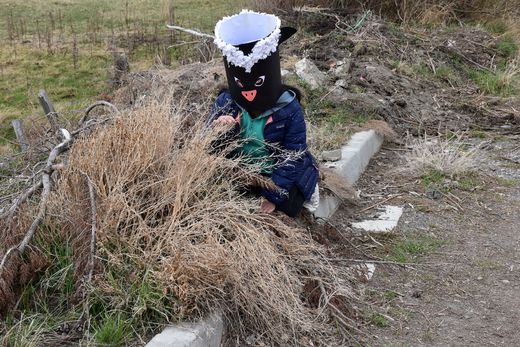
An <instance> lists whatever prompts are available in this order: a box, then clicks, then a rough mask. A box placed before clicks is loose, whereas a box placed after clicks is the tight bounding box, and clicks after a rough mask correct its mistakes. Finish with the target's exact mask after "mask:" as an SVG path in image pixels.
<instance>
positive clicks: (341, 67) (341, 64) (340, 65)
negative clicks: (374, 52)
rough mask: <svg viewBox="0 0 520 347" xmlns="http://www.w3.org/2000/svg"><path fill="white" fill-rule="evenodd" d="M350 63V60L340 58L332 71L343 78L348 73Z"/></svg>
mask: <svg viewBox="0 0 520 347" xmlns="http://www.w3.org/2000/svg"><path fill="white" fill-rule="evenodd" d="M351 65H352V64H351V62H350V60H340V61H338V62H337V63H336V66H335V67H334V68H333V69H332V73H333V74H334V75H335V76H336V77H338V78H345V77H346V76H348V74H349V73H350V69H351Z"/></svg>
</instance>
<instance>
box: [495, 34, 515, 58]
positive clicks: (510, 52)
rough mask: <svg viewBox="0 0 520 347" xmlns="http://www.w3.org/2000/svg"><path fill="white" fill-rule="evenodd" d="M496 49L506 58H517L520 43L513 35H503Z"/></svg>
mask: <svg viewBox="0 0 520 347" xmlns="http://www.w3.org/2000/svg"><path fill="white" fill-rule="evenodd" d="M496 49H497V50H498V51H499V52H500V54H502V55H503V56H504V57H506V58H515V57H516V56H517V55H518V45H517V43H516V40H515V38H514V37H513V36H512V35H503V36H502V37H501V38H500V40H499V41H498V43H497V46H496Z"/></svg>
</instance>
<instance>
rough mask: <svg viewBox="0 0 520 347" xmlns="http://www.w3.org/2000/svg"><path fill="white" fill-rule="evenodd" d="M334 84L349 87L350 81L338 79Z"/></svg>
mask: <svg viewBox="0 0 520 347" xmlns="http://www.w3.org/2000/svg"><path fill="white" fill-rule="evenodd" d="M334 86H336V87H340V88H347V87H348V83H347V81H345V80H337V81H336V83H334Z"/></svg>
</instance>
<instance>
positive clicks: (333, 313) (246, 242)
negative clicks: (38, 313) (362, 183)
mask: <svg viewBox="0 0 520 347" xmlns="http://www.w3.org/2000/svg"><path fill="white" fill-rule="evenodd" d="M202 118H204V116H203V115H195V114H186V113H184V112H180V111H178V110H177V108H176V107H175V106H173V105H172V103H171V102H157V101H152V102H150V103H149V104H148V105H147V106H145V107H142V108H139V109H134V110H130V111H125V112H122V113H120V114H117V115H115V116H114V117H113V118H111V120H110V121H109V122H107V123H105V124H103V125H99V126H97V127H96V128H95V129H94V130H90V131H88V132H85V133H82V134H79V135H78V137H77V138H76V139H75V140H74V143H73V144H72V146H71V148H70V150H69V152H68V153H67V156H66V160H64V163H65V167H64V168H62V169H61V170H60V172H59V175H58V176H57V179H56V183H55V185H54V189H53V190H52V191H51V192H50V195H49V198H48V206H47V213H46V217H45V219H44V221H43V225H45V226H46V227H49V226H53V228H54V229H57V230H60V233H61V234H62V238H63V239H64V240H71V241H72V244H73V246H74V258H75V278H76V286H77V291H78V293H79V294H78V297H79V298H80V299H82V300H85V297H88V295H89V294H88V293H89V292H90V291H92V290H95V291H96V293H97V294H96V295H101V296H103V297H104V298H105V299H104V300H105V301H106V302H108V304H109V306H110V305H111V306H110V307H113V308H117V307H118V305H119V307H120V306H121V305H122V302H123V303H124V297H125V293H121V291H120V289H118V288H115V287H114V283H116V282H125V281H126V282H128V283H131V282H132V279H134V278H139V277H142V276H143V274H146V276H147V279H148V280H149V281H152V282H153V286H154V287H155V288H160V289H161V290H160V291H161V292H162V293H164V295H165V297H166V298H168V299H169V300H170V302H169V304H170V307H171V312H170V315H169V316H168V317H164V320H165V321H164V322H166V321H172V320H176V319H184V318H188V319H190V318H197V317H199V316H202V315H204V314H206V313H208V312H210V311H214V310H221V311H223V312H224V314H225V316H226V318H227V320H228V322H229V323H230V327H231V334H235V336H239V337H240V336H242V337H244V336H249V334H251V333H254V332H257V333H259V334H263V335H262V338H263V339H264V340H265V341H269V342H270V343H273V344H288V343H289V344H299V343H302V340H301V339H306V338H308V337H309V336H312V338H313V339H330V338H337V336H336V335H337V331H338V330H337V327H338V325H339V326H342V327H343V328H347V327H348V326H351V325H353V324H354V323H352V321H351V319H350V318H349V315H348V312H349V309H350V307H351V304H350V303H351V300H353V296H354V295H353V291H352V280H353V275H352V270H349V269H348V268H346V267H344V266H342V267H339V266H337V265H332V264H331V263H330V262H328V261H327V257H329V256H330V255H328V254H327V251H326V250H325V249H324V248H323V247H322V246H321V245H319V244H317V243H316V242H315V241H313V239H312V237H311V235H310V233H309V232H308V231H307V230H306V229H304V228H301V227H298V226H297V224H296V223H286V222H284V221H283V220H282V219H281V218H279V217H277V216H273V215H265V214H260V213H258V212H257V209H258V201H256V200H255V199H252V198H249V197H247V196H244V194H243V193H242V190H241V187H244V185H247V184H248V183H249V182H250V180H251V178H252V177H255V169H254V168H247V169H244V168H243V167H242V166H241V165H240V164H239V162H238V160H232V159H228V158H227V157H226V153H225V152H222V153H212V151H211V148H212V142H213V140H214V139H215V137H216V136H218V131H215V130H212V129H209V128H207V127H205V126H204V125H203V121H202ZM265 184H269V183H268V182H266V183H265ZM37 211H38V208H37V204H36V203H34V202H33V203H26V204H23V205H21V206H20V208H19V209H18V211H17V213H16V218H15V219H14V220H10V221H6V220H4V221H3V222H4V223H6V224H4V228H2V229H1V230H0V237H1V238H2V239H3V240H7V241H8V242H6V243H5V244H4V245H2V246H1V248H0V255H2V256H3V255H4V253H5V251H6V249H7V248H8V247H9V246H12V245H13V244H15V243H17V242H19V241H20V240H21V238H22V237H23V235H24V233H25V231H26V230H27V228H28V227H29V225H30V224H31V222H32V221H33V220H34V217H35V215H36V213H37ZM8 222H9V223H8ZM7 223H8V224H9V225H7ZM38 232H39V230H37V233H38ZM40 237H41V238H43V239H44V238H45V235H40ZM45 266H46V259H45V258H44V256H43V255H42V252H41V251H40V250H39V249H38V247H36V246H34V245H33V246H29V247H28V248H27V250H26V252H25V253H24V254H23V256H22V255H20V256H19V257H18V259H17V262H14V261H12V262H10V268H6V269H3V270H4V271H3V272H2V273H1V274H0V275H1V277H0V307H1V308H3V309H4V311H5V310H6V309H8V308H11V307H12V306H13V303H14V302H15V301H16V294H17V293H19V290H20V288H21V287H23V286H24V285H26V284H27V283H28V281H30V279H31V278H30V276H29V275H28V274H29V273H34V272H37V271H39V270H41V269H42V268H44V267H45ZM22 270H23V273H25V274H26V275H25V277H23V278H20V276H19V273H20V271H22ZM8 274H10V276H9V275H8ZM118 276H119V278H117V277H118ZM114 277H116V278H115V279H114ZM123 305H124V304H123ZM130 310H131V308H130ZM136 314H137V313H136ZM164 322H163V323H164ZM343 331H348V329H345V330H343ZM334 336H336V337H334ZM322 341H324V340H322Z"/></svg>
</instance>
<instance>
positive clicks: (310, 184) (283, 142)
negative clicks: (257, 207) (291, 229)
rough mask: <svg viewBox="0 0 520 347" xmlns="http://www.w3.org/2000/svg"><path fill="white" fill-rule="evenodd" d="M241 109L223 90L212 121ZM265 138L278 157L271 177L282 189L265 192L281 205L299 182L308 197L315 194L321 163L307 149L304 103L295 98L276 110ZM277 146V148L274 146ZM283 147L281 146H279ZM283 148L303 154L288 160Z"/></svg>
mask: <svg viewBox="0 0 520 347" xmlns="http://www.w3.org/2000/svg"><path fill="white" fill-rule="evenodd" d="M240 113H241V109H240V107H239V106H238V105H237V103H235V101H234V100H233V99H232V98H231V94H230V93H229V91H227V90H224V91H222V92H221V93H220V94H219V95H218V97H217V99H216V101H215V103H214V104H213V107H212V110H211V115H210V119H209V122H213V121H214V120H215V119H217V118H219V117H220V116H224V115H231V116H233V117H234V118H235V119H236V118H237V117H238V116H239V115H240ZM232 131H233V135H234V136H239V134H240V125H239V124H238V123H237V124H236V125H235V127H234V129H233V130H232ZM264 140H265V142H266V143H267V144H273V145H274V146H267V147H268V149H269V150H270V152H271V154H272V155H273V157H274V158H275V160H277V163H275V165H274V167H273V172H272V174H271V179H272V180H273V182H274V183H275V184H276V185H277V186H278V187H279V188H280V191H278V192H273V191H268V190H264V191H262V195H263V196H264V197H265V198H266V199H267V200H269V201H271V202H273V203H274V204H276V205H279V204H281V203H282V202H283V201H284V200H285V199H286V198H287V194H288V192H289V191H290V190H291V188H292V187H293V186H294V185H296V186H297V187H298V188H299V190H300V191H301V192H302V194H303V196H304V197H305V200H309V199H310V198H311V196H312V194H313V193H314V188H315V187H316V183H317V182H318V176H319V172H318V165H317V164H316V161H315V160H314V158H313V157H312V155H311V153H310V152H309V150H308V148H307V132H306V126H305V120H304V118H303V110H302V108H301V106H300V103H299V102H298V100H297V99H296V98H294V99H293V100H292V101H291V102H290V103H289V104H287V105H286V106H284V107H283V108H281V109H278V110H275V111H274V113H272V114H271V116H270V117H269V119H268V121H267V123H266V125H265V128H264ZM273 148H275V149H273ZM276 148H279V149H276ZM280 150H283V151H294V152H296V153H300V155H298V156H296V157H295V159H291V160H287V158H286V156H285V158H284V156H283V154H280V153H276V152H280Z"/></svg>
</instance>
